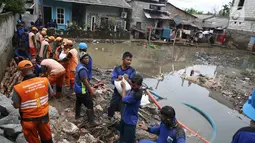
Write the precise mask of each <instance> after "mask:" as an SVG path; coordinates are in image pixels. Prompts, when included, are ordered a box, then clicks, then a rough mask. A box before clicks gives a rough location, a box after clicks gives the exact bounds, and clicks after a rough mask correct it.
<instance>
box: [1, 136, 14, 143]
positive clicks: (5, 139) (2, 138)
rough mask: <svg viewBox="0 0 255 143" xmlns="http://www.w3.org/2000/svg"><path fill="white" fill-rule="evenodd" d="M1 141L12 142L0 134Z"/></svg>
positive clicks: (3, 142)
mask: <svg viewBox="0 0 255 143" xmlns="http://www.w3.org/2000/svg"><path fill="white" fill-rule="evenodd" d="M0 141H1V143H13V142H12V141H10V140H8V139H7V138H5V137H3V136H0Z"/></svg>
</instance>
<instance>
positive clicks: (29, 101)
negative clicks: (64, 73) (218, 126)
mask: <svg viewBox="0 0 255 143" xmlns="http://www.w3.org/2000/svg"><path fill="white" fill-rule="evenodd" d="M18 68H19V70H20V71H21V75H22V76H23V77H24V80H23V81H22V82H21V83H19V84H17V85H15V86H14V91H13V96H12V101H13V106H14V107H15V108H19V111H20V117H21V126H22V131H23V133H24V136H25V138H26V140H27V142H28V143H41V142H42V143H53V141H52V136H51V130H50V124H49V104H48V96H49V95H52V94H53V91H52V88H51V86H50V83H49V81H48V79H47V78H42V77H36V75H35V74H34V73H33V64H32V63H31V62H30V61H28V60H23V61H21V62H20V63H19V64H18ZM39 136H40V139H39ZM40 140H41V141H40Z"/></svg>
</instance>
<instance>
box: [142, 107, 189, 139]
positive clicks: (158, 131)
mask: <svg viewBox="0 0 255 143" xmlns="http://www.w3.org/2000/svg"><path fill="white" fill-rule="evenodd" d="M160 118H161V123H160V126H154V127H151V128H148V127H145V126H144V125H142V124H139V125H138V127H139V128H141V129H143V130H145V131H148V132H149V133H152V134H155V135H158V139H157V140H156V141H151V140H141V141H140V142H139V143H185V142H186V136H185V132H184V129H183V128H182V127H181V126H180V125H179V123H178V122H177V119H176V118H175V110H174V109H173V108H172V107H171V106H165V107H163V108H162V109H161V110H160Z"/></svg>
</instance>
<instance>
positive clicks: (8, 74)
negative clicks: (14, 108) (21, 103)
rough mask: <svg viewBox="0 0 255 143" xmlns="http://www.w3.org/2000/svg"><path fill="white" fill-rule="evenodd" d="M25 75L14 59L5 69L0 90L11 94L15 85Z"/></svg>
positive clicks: (5, 93) (7, 94)
mask: <svg viewBox="0 0 255 143" xmlns="http://www.w3.org/2000/svg"><path fill="white" fill-rule="evenodd" d="M22 80H23V77H22V76H21V74H20V71H19V70H18V65H17V64H16V62H15V60H14V59H12V61H11V62H10V64H9V66H8V67H7V68H6V69H5V75H4V78H3V80H2V81H1V84H0V92H1V93H2V94H4V95H6V96H9V95H10V94H11V92H12V91H13V87H14V85H16V84H17V83H20V82H21V81H22Z"/></svg>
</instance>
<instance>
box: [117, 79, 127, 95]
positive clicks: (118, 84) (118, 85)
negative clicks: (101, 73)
mask: <svg viewBox="0 0 255 143" xmlns="http://www.w3.org/2000/svg"><path fill="white" fill-rule="evenodd" d="M122 81H123V82H124V83H125V84H126V91H128V90H131V86H130V84H129V83H128V82H127V81H126V80H125V78H124V77H123V78H122V80H120V81H116V80H115V81H114V85H115V87H116V89H117V90H118V92H119V94H120V95H121V94H122V87H121V82H122Z"/></svg>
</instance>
